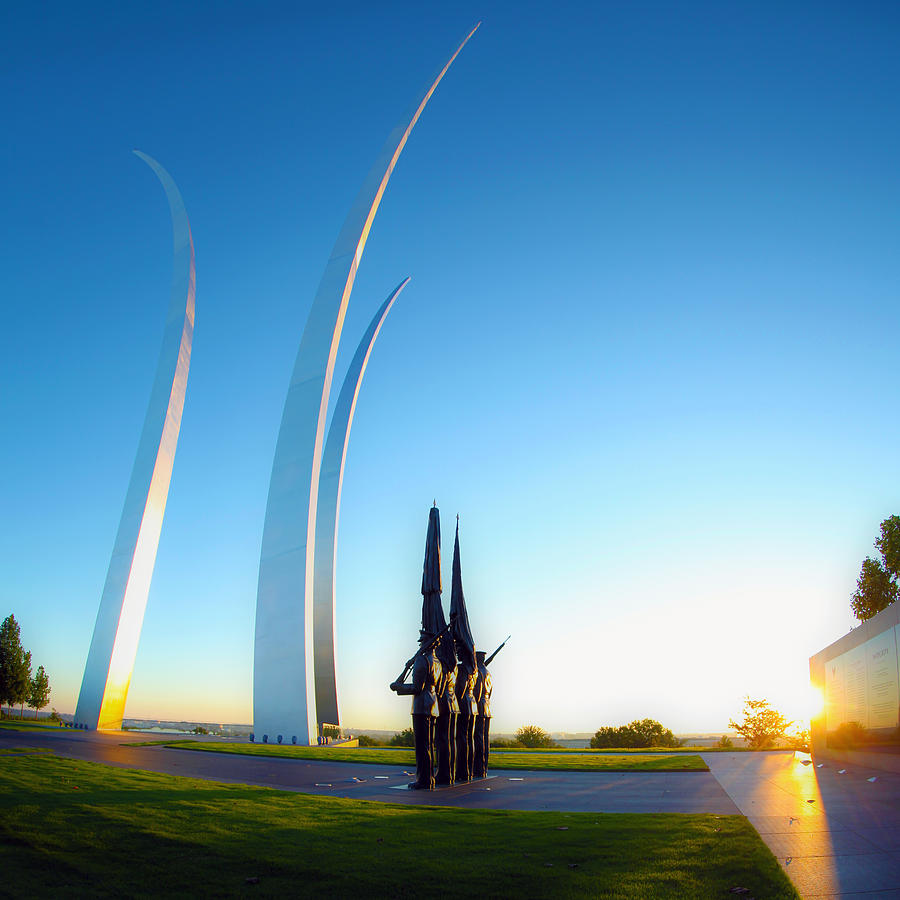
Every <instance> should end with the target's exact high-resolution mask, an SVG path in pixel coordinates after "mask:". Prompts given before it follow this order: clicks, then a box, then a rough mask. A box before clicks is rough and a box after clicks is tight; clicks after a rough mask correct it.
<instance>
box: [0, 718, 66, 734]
mask: <svg viewBox="0 0 900 900" xmlns="http://www.w3.org/2000/svg"><path fill="white" fill-rule="evenodd" d="M0 728H6V729H8V730H10V731H31V730H33V729H35V728H38V729H40V730H41V731H62V730H63V727H62V726H61V725H54V724H53V723H52V722H48V721H46V720H43V721H42V720H41V719H38V720H37V721H32V722H29V721H28V720H27V719H2V720H0Z"/></svg>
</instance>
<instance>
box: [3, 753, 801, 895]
mask: <svg viewBox="0 0 900 900" xmlns="http://www.w3.org/2000/svg"><path fill="white" fill-rule="evenodd" d="M0 866H2V870H3V873H4V883H5V884H8V885H14V886H15V892H16V893H17V894H18V895H20V896H51V895H54V896H58V895H60V894H63V895H67V896H71V895H85V896H86V895H90V896H93V897H118V896H136V895H140V896H171V895H173V894H175V895H180V896H196V895H198V894H215V895H216V896H244V895H246V894H263V895H266V896H309V897H322V896H338V897H367V896H390V897H423V896H429V895H433V896H441V897H485V896H494V897H497V896H503V897H506V896H510V897H515V898H517V900H522V898H530V897H554V898H556V897H559V898H583V897H597V896H602V897H605V898H606V897H608V898H620V900H638V898H640V900H652V898H664V897H720V896H721V897H727V896H729V895H730V893H733V892H734V889H735V888H745V889H746V893H747V895H749V896H755V897H766V898H790V900H796V898H797V894H796V892H795V891H794V889H793V887H792V886H791V884H790V882H789V881H788V879H787V876H786V875H785V873H784V872H783V871H782V869H781V868H780V866H779V865H778V862H777V861H776V860H775V858H774V856H773V855H772V854H771V853H770V852H769V850H768V849H767V848H766V846H765V845H764V844H763V842H762V840H761V839H760V838H759V835H757V834H756V832H755V831H754V829H753V828H752V826H751V825H750V823H749V822H748V821H747V820H746V818H744V817H743V816H713V815H684V814H644V815H639V814H628V813H619V814H616V813H599V814H598V813H560V812H521V811H505V810H469V809H458V808H435V807H429V806H406V805H402V804H394V803H376V802H368V801H363V800H352V799H344V798H339V797H318V796H310V795H305V794H296V793H291V792H286V791H278V790H273V789H270V788H259V787H252V786H249V785H235V784H220V783H216V782H208V781H200V780H195V779H190V778H182V777H177V776H171V775H160V774H157V773H152V772H142V771H137V770H132V769H121V768H115V767H110V766H104V765H101V764H99V763H89V762H81V761H75V760H68V759H62V758H58V757H50V758H48V757H43V756H40V757H36V756H8V757H3V758H0Z"/></svg>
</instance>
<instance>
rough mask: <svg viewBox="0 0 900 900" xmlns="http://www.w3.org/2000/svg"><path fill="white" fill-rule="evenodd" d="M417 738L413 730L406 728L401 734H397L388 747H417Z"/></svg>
mask: <svg viewBox="0 0 900 900" xmlns="http://www.w3.org/2000/svg"><path fill="white" fill-rule="evenodd" d="M415 746H416V736H415V735H414V734H413V730H412V728H404V729H403V731H401V732H400V733H399V734H395V735H394V736H393V737H392V738H391V739H390V740H389V741H388V747H415Z"/></svg>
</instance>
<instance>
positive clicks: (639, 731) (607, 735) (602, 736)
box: [591, 719, 683, 750]
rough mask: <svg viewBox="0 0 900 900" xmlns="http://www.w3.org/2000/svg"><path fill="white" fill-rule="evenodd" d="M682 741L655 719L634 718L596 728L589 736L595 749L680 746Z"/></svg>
mask: <svg viewBox="0 0 900 900" xmlns="http://www.w3.org/2000/svg"><path fill="white" fill-rule="evenodd" d="M682 743H683V741H681V740H679V739H678V738H677V737H675V735H674V734H672V731H671V730H670V729H669V728H664V727H663V726H662V725H660V723H659V722H657V721H656V720H655V719H635V721H634V722H632V723H631V724H630V725H619V726H618V727H614V726H612V725H606V726H604V727H603V728H598V729H597V732H596V733H595V734H594V736H593V737H592V738H591V747H592V748H593V749H595V750H602V749H606V748H614V749H617V750H618V749H632V748H635V747H680V746H681V745H682Z"/></svg>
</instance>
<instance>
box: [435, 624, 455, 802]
mask: <svg viewBox="0 0 900 900" xmlns="http://www.w3.org/2000/svg"><path fill="white" fill-rule="evenodd" d="M448 651H449V652H448ZM438 653H439V655H440V663H441V669H442V677H441V684H440V689H439V690H438V709H439V710H440V715H439V716H438V718H437V720H436V721H435V726H434V749H435V752H436V753H437V778H436V779H435V784H442V785H450V784H453V782H454V780H455V777H456V721H457V719H456V717H457V714H458V713H459V703H458V702H457V700H456V656H455V654H454V653H453V644H452V641H450V640H449V638H448V639H447V640H446V641H442V644H441V647H440V649H439V650H438ZM451 659H452V660H453V665H452V666H451V665H450V660H451Z"/></svg>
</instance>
